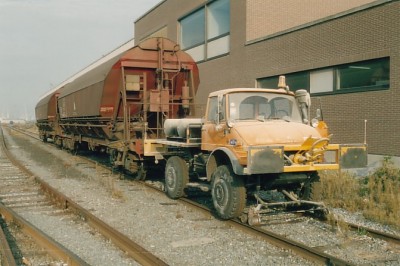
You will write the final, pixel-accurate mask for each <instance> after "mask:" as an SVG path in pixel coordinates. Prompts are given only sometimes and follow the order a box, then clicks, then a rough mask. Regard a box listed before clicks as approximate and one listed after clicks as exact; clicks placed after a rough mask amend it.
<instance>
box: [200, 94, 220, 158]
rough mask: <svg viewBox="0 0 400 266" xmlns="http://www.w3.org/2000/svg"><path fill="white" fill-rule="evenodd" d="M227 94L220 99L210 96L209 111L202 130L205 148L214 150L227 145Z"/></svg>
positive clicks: (203, 147) (203, 146)
mask: <svg viewBox="0 0 400 266" xmlns="http://www.w3.org/2000/svg"><path fill="white" fill-rule="evenodd" d="M225 112H226V110H225V96H223V97H220V99H218V97H217V96H215V97H210V98H209V99H208V104H207V113H206V117H205V122H204V125H203V128H202V132H201V139H202V146H201V148H202V149H203V150H208V151H212V150H214V149H216V148H217V147H220V146H224V145H225V133H224V132H225V129H226V123H225V117H226V116H225Z"/></svg>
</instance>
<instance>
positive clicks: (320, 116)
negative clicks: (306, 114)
mask: <svg viewBox="0 0 400 266" xmlns="http://www.w3.org/2000/svg"><path fill="white" fill-rule="evenodd" d="M316 115H317V116H316V118H317V119H318V120H319V119H321V118H322V112H321V109H319V108H318V109H317V112H316Z"/></svg>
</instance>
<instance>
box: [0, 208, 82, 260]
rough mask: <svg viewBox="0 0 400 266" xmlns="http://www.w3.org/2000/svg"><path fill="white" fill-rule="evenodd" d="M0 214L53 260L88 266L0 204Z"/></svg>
mask: <svg viewBox="0 0 400 266" xmlns="http://www.w3.org/2000/svg"><path fill="white" fill-rule="evenodd" d="M0 214H1V215H2V216H3V217H4V219H5V220H6V221H8V223H11V222H13V223H15V224H17V225H18V227H19V228H20V229H21V230H22V231H23V232H24V233H25V234H27V235H29V236H31V237H32V238H33V239H35V241H36V242H37V244H38V245H39V246H41V247H43V248H44V249H45V250H46V252H47V253H48V254H49V255H50V256H51V257H53V258H56V259H60V260H62V261H64V262H65V263H67V264H68V265H73V266H74V265H76V266H78V265H89V264H87V263H86V262H85V261H83V260H82V259H81V258H80V257H78V256H77V255H75V254H74V253H72V252H71V251H70V250H68V249H67V248H65V247H64V246H62V245H61V244H60V243H58V242H56V241H55V240H54V239H52V238H51V237H49V236H48V235H46V234H45V233H44V232H43V231H41V230H40V229H38V228H36V227H35V226H34V225H33V224H31V223H30V222H28V221H26V220H25V219H23V218H22V217H21V216H19V215H18V214H17V213H16V212H14V211H12V210H11V209H9V208H7V207H6V206H4V205H3V204H2V203H0Z"/></svg>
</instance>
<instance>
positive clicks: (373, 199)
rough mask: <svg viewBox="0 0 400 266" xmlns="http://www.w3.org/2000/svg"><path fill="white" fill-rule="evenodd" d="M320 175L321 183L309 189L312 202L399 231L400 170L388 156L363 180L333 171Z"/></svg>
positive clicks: (346, 173) (323, 172)
mask: <svg viewBox="0 0 400 266" xmlns="http://www.w3.org/2000/svg"><path fill="white" fill-rule="evenodd" d="M320 176H321V182H320V183H317V184H315V185H314V187H313V195H312V197H313V199H314V200H316V201H323V202H325V204H326V205H328V206H330V207H334V208H343V209H346V210H348V211H352V212H361V213H362V214H363V215H364V217H366V218H368V219H371V220H374V221H377V222H380V223H383V224H388V225H392V226H394V227H396V228H400V193H399V192H400V169H398V168H396V167H395V165H394V164H393V162H392V161H391V159H390V157H386V158H384V160H383V161H382V166H381V167H379V168H377V169H376V170H375V171H374V172H373V173H371V174H370V175H369V176H367V177H364V178H359V177H356V176H354V175H352V174H350V173H348V172H337V171H322V172H320Z"/></svg>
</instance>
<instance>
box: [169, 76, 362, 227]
mask: <svg viewBox="0 0 400 266" xmlns="http://www.w3.org/2000/svg"><path fill="white" fill-rule="evenodd" d="M309 109H310V96H309V94H308V93H307V92H306V91H305V90H300V91H296V92H291V91H289V89H288V88H287V87H286V85H285V82H284V79H283V80H282V81H281V82H280V85H278V89H260V88H234V89H225V90H220V91H215V92H212V93H211V94H210V95H209V97H208V102H207V108H206V113H205V115H204V117H203V119H202V120H193V119H192V120H188V119H186V120H185V119H182V120H180V121H179V120H175V121H173V122H174V124H181V125H182V124H184V125H186V126H185V127H184V128H185V129H186V133H185V134H179V135H180V137H183V138H184V139H185V141H184V143H187V144H183V143H182V142H180V144H174V142H171V141H169V142H168V141H167V142H164V143H165V144H168V145H170V146H171V147H172V146H173V148H172V149H167V150H168V151H173V152H174V153H175V154H174V155H176V156H172V158H171V157H169V159H168V160H167V164H166V171H165V176H166V191H167V194H168V195H169V196H170V197H172V198H177V197H179V196H182V195H183V194H184V193H183V189H184V187H185V186H186V183H187V182H188V180H189V176H204V175H205V179H206V180H207V181H208V182H210V183H211V195H212V199H213V204H214V207H215V209H216V211H217V214H218V216H219V217H220V218H223V219H230V218H234V217H239V216H243V211H244V210H245V208H246V199H247V197H249V196H250V197H253V196H254V197H255V199H256V201H257V205H256V206H255V207H251V208H249V209H247V208H246V210H247V211H246V212H247V216H246V215H245V216H246V217H247V218H246V220H250V221H252V223H255V221H259V219H260V213H261V209H262V208H263V207H265V208H269V207H271V206H274V207H276V206H290V205H293V206H299V205H302V204H303V205H307V206H308V207H310V206H311V207H312V208H314V209H321V208H323V204H321V203H313V202H311V201H310V195H311V184H312V183H314V182H316V181H318V180H319V176H318V171H320V170H339V169H343V168H358V167H365V165H366V161H367V153H366V151H367V150H366V144H331V143H330V136H329V135H328V133H327V129H326V124H325V123H324V122H323V121H319V120H318V119H317V120H314V121H313V122H312V123H311V122H310V120H311V119H310V111H309ZM184 121H186V122H184ZM191 122H194V123H195V124H196V125H197V126H193V125H192V126H190V124H191ZM168 124H169V123H168ZM176 127H177V128H179V126H176ZM172 128H173V127H172ZM192 129H193V130H200V131H201V132H200V133H197V134H194V133H191V132H190V130H192ZM168 131H171V128H170V127H168ZM178 131H179V130H178ZM167 135H168V134H167ZM190 136H201V137H200V138H199V141H194V140H190ZM175 142H176V141H175ZM170 159H171V160H170ZM182 173H184V174H182ZM182 180H183V181H182ZM178 185H179V186H178ZM271 190H274V191H279V192H282V193H283V194H284V195H285V196H286V198H287V199H288V200H289V201H284V202H280V203H273V205H271V203H267V202H265V199H263V197H262V192H263V191H271Z"/></svg>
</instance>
